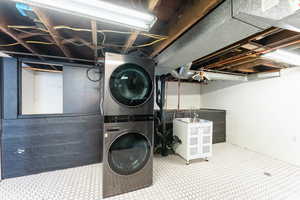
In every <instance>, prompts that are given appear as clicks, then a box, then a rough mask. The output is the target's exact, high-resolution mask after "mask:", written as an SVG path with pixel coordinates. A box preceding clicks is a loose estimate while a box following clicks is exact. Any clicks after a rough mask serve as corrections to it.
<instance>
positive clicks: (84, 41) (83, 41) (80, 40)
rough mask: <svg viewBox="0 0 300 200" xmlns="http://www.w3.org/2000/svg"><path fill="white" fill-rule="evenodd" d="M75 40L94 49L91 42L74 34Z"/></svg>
mask: <svg viewBox="0 0 300 200" xmlns="http://www.w3.org/2000/svg"><path fill="white" fill-rule="evenodd" d="M74 39H75V40H77V41H79V42H81V43H82V44H84V45H85V46H86V47H88V48H90V49H92V50H94V49H95V46H94V45H93V44H91V43H90V42H88V41H86V40H85V39H82V38H81V37H78V36H75V37H74Z"/></svg>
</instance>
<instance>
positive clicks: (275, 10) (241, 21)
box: [155, 0, 300, 79]
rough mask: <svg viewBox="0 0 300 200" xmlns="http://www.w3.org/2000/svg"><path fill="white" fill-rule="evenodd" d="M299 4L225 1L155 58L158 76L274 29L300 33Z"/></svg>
mask: <svg viewBox="0 0 300 200" xmlns="http://www.w3.org/2000/svg"><path fill="white" fill-rule="evenodd" d="M295 2H298V0H225V1H224V2H223V3H222V4H221V5H219V6H218V7H217V8H215V9H214V10H213V11H212V12H211V13H209V14H208V15H207V16H206V17H205V18H204V19H203V20H200V21H199V22H198V23H197V24H196V25H194V26H193V27H192V28H191V29H190V30H189V31H187V32H186V33H185V34H184V35H182V36H181V37H180V38H179V39H177V40H176V41H175V42H174V43H173V44H172V45H171V46H169V47H168V48H167V49H165V50H164V51H163V52H162V53H161V54H159V55H158V56H157V57H156V58H155V59H156V61H157V63H158V67H157V68H156V69H157V70H156V71H157V74H165V73H170V72H172V70H174V69H177V68H178V67H180V66H183V65H184V64H186V63H190V62H193V61H194V60H196V59H199V58H202V57H204V56H207V55H209V54H211V53H214V52H216V51H218V50H220V49H222V48H224V47H227V46H229V45H231V44H233V43H235V42H238V41H240V40H242V39H244V38H246V37H249V36H251V35H253V34H255V33H258V32H261V31H263V30H265V29H267V28H270V27H272V26H277V27H280V28H286V29H290V30H298V31H299V30H300V20H299V19H298V17H299V16H300V11H299V9H300V6H299V5H298V4H297V3H296V4H295ZM298 3H299V2H298ZM298 28H299V29H298ZM173 74H174V72H173ZM175 75H176V73H175ZM181 76H182V75H181ZM210 76H214V75H210ZM216 76H217V75H216ZM218 76H220V75H218ZM226 77H229V76H226ZM215 78H216V79H217V77H215Z"/></svg>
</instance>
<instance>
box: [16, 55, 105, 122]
mask: <svg viewBox="0 0 300 200" xmlns="http://www.w3.org/2000/svg"><path fill="white" fill-rule="evenodd" d="M22 63H35V64H54V65H60V66H62V67H63V68H65V67H78V68H86V69H89V68H95V65H87V64H78V63H66V62H55V61H40V60H36V59H28V58H19V59H18V61H17V65H18V66H17V72H18V75H17V77H18V100H17V102H18V114H17V118H18V119H30V118H50V117H53V118H55V117H56V118H57V117H75V116H89V115H102V113H101V109H100V111H99V112H93V113H57V114H23V113H22V105H23V103H22ZM100 83H101V81H100V82H99V84H100ZM101 98H102V96H101V94H100V99H99V104H100V101H101Z"/></svg>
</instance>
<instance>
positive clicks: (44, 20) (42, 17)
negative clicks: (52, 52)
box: [33, 7, 72, 58]
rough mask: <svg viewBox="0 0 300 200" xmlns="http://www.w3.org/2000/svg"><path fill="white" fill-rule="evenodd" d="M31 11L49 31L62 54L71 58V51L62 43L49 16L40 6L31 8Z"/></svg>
mask: <svg viewBox="0 0 300 200" xmlns="http://www.w3.org/2000/svg"><path fill="white" fill-rule="evenodd" d="M33 11H34V12H35V14H36V15H37V17H38V18H39V20H40V21H41V22H42V23H43V24H44V26H45V27H46V28H47V30H48V31H49V34H50V36H51V37H52V38H53V40H54V42H55V44H56V45H57V46H58V47H59V49H60V50H61V51H62V52H63V54H64V55H65V56H66V57H68V58H72V55H71V52H70V51H69V50H68V49H67V48H66V47H65V46H64V45H63V44H62V36H61V35H60V33H59V32H58V31H57V30H55V29H54V28H53V24H52V22H51V21H50V19H49V17H48V16H47V15H46V14H45V12H43V11H42V10H41V9H40V8H35V7H34V8H33Z"/></svg>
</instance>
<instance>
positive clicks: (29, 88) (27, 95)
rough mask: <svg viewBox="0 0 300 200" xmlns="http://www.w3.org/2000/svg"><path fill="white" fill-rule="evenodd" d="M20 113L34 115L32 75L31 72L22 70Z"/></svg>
mask: <svg viewBox="0 0 300 200" xmlns="http://www.w3.org/2000/svg"><path fill="white" fill-rule="evenodd" d="M22 80H23V82H22V104H23V106H22V113H23V114H29V113H35V105H34V96H35V94H34V85H35V83H34V73H33V71H31V70H22Z"/></svg>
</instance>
